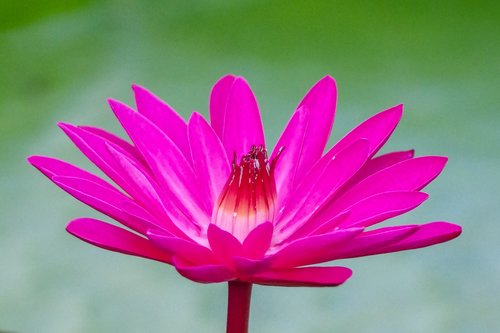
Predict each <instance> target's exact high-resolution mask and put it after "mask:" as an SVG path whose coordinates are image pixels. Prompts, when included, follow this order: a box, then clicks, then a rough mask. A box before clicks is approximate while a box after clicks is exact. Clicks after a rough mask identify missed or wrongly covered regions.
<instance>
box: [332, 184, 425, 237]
mask: <svg viewBox="0 0 500 333" xmlns="http://www.w3.org/2000/svg"><path fill="white" fill-rule="evenodd" d="M428 197H429V195H428V194H426V193H422V192H411V191H397V192H384V193H380V194H375V195H373V196H371V197H368V198H366V199H364V200H361V201H359V202H357V203H356V204H354V205H353V206H351V207H349V208H347V210H348V211H349V212H350V214H349V216H348V217H347V218H346V219H345V220H344V221H342V222H341V223H340V224H339V225H338V227H339V228H350V227H369V226H371V225H373V224H376V223H379V222H381V221H384V220H387V219H390V218H392V217H395V216H398V215H401V214H404V213H406V212H408V211H410V210H412V209H414V208H416V207H418V206H419V205H420V204H421V203H422V202H424V201H425V200H427V198H428Z"/></svg>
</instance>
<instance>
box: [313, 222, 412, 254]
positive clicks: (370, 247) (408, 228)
mask: <svg viewBox="0 0 500 333" xmlns="http://www.w3.org/2000/svg"><path fill="white" fill-rule="evenodd" d="M419 228H420V226H418V225H405V226H395V227H385V228H380V229H376V230H371V231H365V232H363V233H362V234H360V235H358V237H356V238H353V239H352V240H351V241H350V242H348V243H346V244H344V245H342V246H341V247H338V248H332V249H330V250H329V251H325V252H324V253H323V257H322V258H321V259H322V261H331V260H336V259H343V258H355V257H362V256H367V255H371V254H374V253H376V252H377V251H378V250H379V249H381V248H383V247H385V246H388V245H391V244H395V243H397V242H399V241H401V240H402V239H405V238H407V237H410V236H411V235H412V234H415V233H416V232H417V231H418V229H419Z"/></svg>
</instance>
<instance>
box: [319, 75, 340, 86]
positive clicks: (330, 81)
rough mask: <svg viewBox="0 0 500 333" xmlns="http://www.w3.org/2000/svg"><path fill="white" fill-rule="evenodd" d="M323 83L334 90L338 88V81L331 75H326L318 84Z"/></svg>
mask: <svg viewBox="0 0 500 333" xmlns="http://www.w3.org/2000/svg"><path fill="white" fill-rule="evenodd" d="M319 82H321V83H323V84H325V85H329V86H332V87H333V88H337V81H336V80H335V78H334V77H333V76H331V75H325V76H324V77H323V78H321V80H319V81H318V83H319Z"/></svg>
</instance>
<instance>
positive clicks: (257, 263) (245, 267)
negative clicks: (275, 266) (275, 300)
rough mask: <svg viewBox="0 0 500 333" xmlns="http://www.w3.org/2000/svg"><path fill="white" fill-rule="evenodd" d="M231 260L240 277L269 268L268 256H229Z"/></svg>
mask: <svg viewBox="0 0 500 333" xmlns="http://www.w3.org/2000/svg"><path fill="white" fill-rule="evenodd" d="M231 262H232V263H233V265H234V270H235V271H236V272H237V275H238V277H239V278H240V279H244V278H245V277H247V278H248V277H249V276H251V275H253V274H256V273H258V272H263V271H267V270H268V269H269V266H270V263H271V261H270V260H269V259H268V258H265V259H250V258H247V257H240V256H234V257H232V258H231Z"/></svg>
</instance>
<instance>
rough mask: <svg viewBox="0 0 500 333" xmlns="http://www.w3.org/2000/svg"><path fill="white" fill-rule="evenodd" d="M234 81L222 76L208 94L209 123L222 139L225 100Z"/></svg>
mask: <svg viewBox="0 0 500 333" xmlns="http://www.w3.org/2000/svg"><path fill="white" fill-rule="evenodd" d="M235 80H236V77H235V76H234V75H226V76H223V77H222V78H220V79H219V81H217V82H216V83H215V85H214V87H213V88H212V92H211V93H210V122H211V124H212V128H213V129H214V131H215V133H217V135H219V137H222V132H223V129H224V117H225V114H226V107H227V100H228V97H229V95H230V94H231V89H232V87H233V83H234V81H235ZM231 156H232V155H231Z"/></svg>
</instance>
